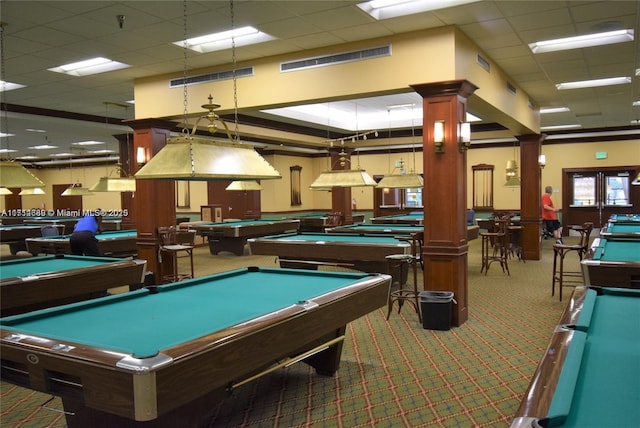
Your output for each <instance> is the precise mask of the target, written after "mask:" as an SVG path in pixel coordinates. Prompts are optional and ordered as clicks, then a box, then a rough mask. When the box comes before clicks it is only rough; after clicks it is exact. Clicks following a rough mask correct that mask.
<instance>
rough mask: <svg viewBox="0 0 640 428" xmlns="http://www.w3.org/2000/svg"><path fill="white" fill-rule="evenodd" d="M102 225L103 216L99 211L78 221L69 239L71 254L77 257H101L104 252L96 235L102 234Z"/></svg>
mask: <svg viewBox="0 0 640 428" xmlns="http://www.w3.org/2000/svg"><path fill="white" fill-rule="evenodd" d="M101 225H102V216H101V215H100V210H99V209H98V210H96V211H95V213H93V214H90V215H86V216H84V217H82V218H81V219H80V220H78V222H77V223H76V225H75V227H74V228H73V233H72V234H71V237H70V238H69V243H70V244H71V254H73V255H75V256H101V255H102V252H101V251H100V247H98V240H97V239H96V234H98V233H100V232H101V230H100V226H101Z"/></svg>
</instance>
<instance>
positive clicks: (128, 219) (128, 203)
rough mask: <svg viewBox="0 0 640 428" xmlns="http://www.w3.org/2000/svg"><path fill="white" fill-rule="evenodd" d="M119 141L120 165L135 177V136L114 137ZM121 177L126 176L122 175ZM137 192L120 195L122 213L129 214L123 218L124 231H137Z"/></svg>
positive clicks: (122, 226)
mask: <svg viewBox="0 0 640 428" xmlns="http://www.w3.org/2000/svg"><path fill="white" fill-rule="evenodd" d="M114 137H115V138H116V139H117V140H118V147H119V148H120V151H119V153H120V165H121V167H122V170H123V171H124V172H125V173H126V174H128V175H129V176H130V177H133V174H135V173H136V171H137V166H136V164H135V155H134V151H133V135H132V134H118V135H114ZM121 176H124V175H123V174H121ZM135 196H136V195H135V192H122V193H120V206H121V207H122V211H123V212H126V213H127V216H123V217H122V224H121V226H120V227H121V228H122V229H135V228H136V213H135V207H134V205H133V198H135Z"/></svg>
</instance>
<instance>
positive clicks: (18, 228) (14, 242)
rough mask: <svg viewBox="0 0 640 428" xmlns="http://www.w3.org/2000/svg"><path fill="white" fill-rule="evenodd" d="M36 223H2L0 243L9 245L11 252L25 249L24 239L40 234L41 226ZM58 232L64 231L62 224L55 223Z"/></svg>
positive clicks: (14, 252)
mask: <svg viewBox="0 0 640 428" xmlns="http://www.w3.org/2000/svg"><path fill="white" fill-rule="evenodd" d="M43 226H44V225H37V224H7V225H5V224H3V225H1V226H0V244H6V245H9V251H10V252H11V254H16V253H17V252H18V251H26V250H27V245H26V243H25V241H24V240H25V239H27V238H35V237H38V236H42V227H43ZM56 227H57V228H58V231H59V233H61V234H62V233H64V226H63V225H56Z"/></svg>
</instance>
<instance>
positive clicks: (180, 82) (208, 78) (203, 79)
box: [169, 66, 254, 88]
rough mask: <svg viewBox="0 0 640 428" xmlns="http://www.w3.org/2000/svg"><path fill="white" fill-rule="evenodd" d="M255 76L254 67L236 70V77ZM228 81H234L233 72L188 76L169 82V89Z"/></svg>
mask: <svg viewBox="0 0 640 428" xmlns="http://www.w3.org/2000/svg"><path fill="white" fill-rule="evenodd" d="M253 74H254V71H253V66H252V67H244V68H238V69H237V70H236V77H247V76H253ZM228 79H233V70H225V71H219V72H217V73H209V74H199V75H197V76H187V77H186V79H185V78H183V77H180V78H179V79H171V80H170V81H169V87H170V88H175V87H178V86H184V85H185V83H186V84H187V85H197V84H199V83H207V82H216V81H218V80H228ZM185 80H186V82H185Z"/></svg>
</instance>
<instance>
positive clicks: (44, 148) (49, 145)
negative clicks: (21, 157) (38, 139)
mask: <svg viewBox="0 0 640 428" xmlns="http://www.w3.org/2000/svg"><path fill="white" fill-rule="evenodd" d="M27 148H28V149H31V150H49V149H57V148H58V146H52V145H51V144H40V145H38V146H31V147H27Z"/></svg>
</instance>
